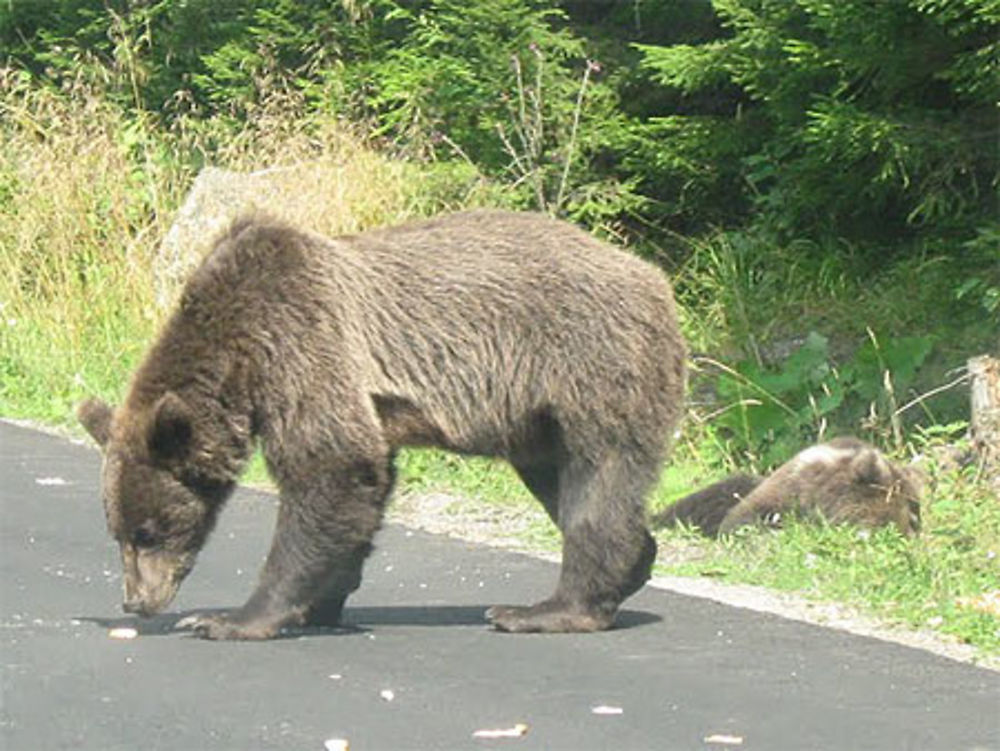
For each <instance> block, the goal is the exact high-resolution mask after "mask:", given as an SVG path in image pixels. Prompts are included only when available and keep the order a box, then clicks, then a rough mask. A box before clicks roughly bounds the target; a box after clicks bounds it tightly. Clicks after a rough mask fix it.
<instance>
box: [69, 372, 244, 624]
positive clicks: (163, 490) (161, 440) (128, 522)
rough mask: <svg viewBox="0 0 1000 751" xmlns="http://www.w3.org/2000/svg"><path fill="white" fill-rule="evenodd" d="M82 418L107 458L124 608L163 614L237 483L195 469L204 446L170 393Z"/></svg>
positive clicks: (98, 408) (88, 410)
mask: <svg viewBox="0 0 1000 751" xmlns="http://www.w3.org/2000/svg"><path fill="white" fill-rule="evenodd" d="M77 415H78V417H79V419H80V422H81V423H82V424H83V426H84V427H85V428H86V429H87V432H89V433H90V435H91V436H93V438H94V440H96V441H97V443H98V444H99V445H100V447H101V450H102V452H103V455H104V466H103V468H102V472H101V484H102V495H103V501H104V512H105V515H106V517H107V523H108V531H109V532H110V533H111V535H112V536H113V537H114V538H115V540H117V542H118V544H119V546H120V548H121V557H122V569H123V585H124V602H123V604H122V607H123V608H124V610H125V611H126V612H129V613H138V614H140V615H144V616H145V615H152V614H153V613H157V612H160V611H161V610H163V609H164V608H165V607H166V606H167V605H169V604H170V602H171V600H173V598H174V595H175V594H176V593H177V589H178V587H179V586H180V584H181V582H182V581H183V580H184V577H186V576H187V574H188V572H190V571H191V568H192V567H193V565H194V561H195V558H196V556H197V554H198V551H199V550H201V548H202V546H203V545H204V544H205V541H206V539H207V538H208V535H209V533H210V532H211V530H212V527H213V526H214V524H215V519H216V517H217V516H218V510H219V508H220V507H221V505H222V502H223V501H224V500H225V498H226V497H227V496H228V495H229V493H230V492H231V491H232V488H233V486H234V483H233V482H232V481H226V480H220V479H216V478H211V477H209V476H206V474H205V473H204V472H199V471H198V469H197V467H198V464H199V462H198V460H197V458H198V456H199V455H201V456H202V457H204V455H205V448H206V447H205V445H204V442H203V441H202V440H199V435H198V420H197V419H196V415H195V413H194V412H193V410H192V409H191V408H190V407H189V406H188V405H187V404H186V403H185V402H184V401H183V400H182V399H181V398H180V397H179V396H177V395H176V394H174V393H173V392H169V391H168V392H167V393H165V394H163V395H162V396H161V397H160V398H159V399H158V400H156V402H155V403H154V404H153V405H152V406H151V407H149V408H146V409H140V410H131V409H128V408H126V407H119V408H112V407H111V406H109V405H108V404H106V403H105V402H103V401H100V400H98V399H90V400H87V401H85V402H84V403H83V404H82V405H81V406H80V408H79V410H78V412H77Z"/></svg>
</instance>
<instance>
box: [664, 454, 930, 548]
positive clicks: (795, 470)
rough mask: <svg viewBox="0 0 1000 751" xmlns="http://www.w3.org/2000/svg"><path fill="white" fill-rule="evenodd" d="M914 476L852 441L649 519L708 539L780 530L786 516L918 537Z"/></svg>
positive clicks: (731, 480) (734, 479)
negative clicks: (753, 527) (751, 529)
mask: <svg viewBox="0 0 1000 751" xmlns="http://www.w3.org/2000/svg"><path fill="white" fill-rule="evenodd" d="M921 486H922V480H921V478H920V475H919V473H918V472H917V471H916V470H914V469H912V468H909V467H903V466H901V465H899V464H896V463H895V462H892V461H890V460H889V459H888V458H887V457H886V456H885V455H884V454H883V453H882V452H881V451H879V450H878V449H877V448H875V447H874V446H872V445H871V444H868V443H865V442H864V441H862V440H859V439H857V438H852V437H848V436H844V437H841V438H834V439H833V440H831V441H828V442H827V443H820V444H817V445H815V446H810V447H809V448H807V449H804V450H803V451H800V452H799V453H798V454H796V455H795V456H794V457H792V458H791V459H790V460H789V461H787V462H786V463H785V464H782V465H781V466H780V467H778V469H776V470H775V471H774V472H773V473H772V474H771V475H770V476H768V477H766V478H764V477H757V476H755V475H748V474H736V475H732V476H730V477H728V478H726V479H724V480H721V481H719V482H717V483H714V484H712V485H709V486H708V487H707V488H703V489H702V490H699V491H697V492H696V493H692V494H691V495H688V496H685V497H684V498H682V499H680V500H679V501H677V502H676V503H675V504H673V505H672V506H670V507H668V508H667V509H665V510H664V511H662V512H660V513H659V514H657V515H656V516H655V517H654V518H653V523H654V524H655V525H662V526H670V525H674V524H677V523H678V522H684V523H686V524H690V525H692V526H694V527H697V528H698V529H700V530H701V531H702V532H703V533H704V534H706V535H708V536H710V537H716V536H718V535H722V534H726V533H729V532H732V531H733V530H735V529H738V528H739V527H742V526H746V525H749V524H763V525H766V526H772V527H773V526H778V525H780V523H781V519H782V517H783V516H784V515H786V514H799V515H800V516H802V517H804V518H813V519H815V518H822V519H825V520H826V521H828V522H830V523H831V524H840V523H850V524H857V525H859V526H865V527H881V526H886V525H890V524H894V525H896V528H897V529H898V530H899V531H900V533H901V534H903V535H906V536H908V537H913V536H915V535H916V534H917V533H918V532H919V531H920V493H921Z"/></svg>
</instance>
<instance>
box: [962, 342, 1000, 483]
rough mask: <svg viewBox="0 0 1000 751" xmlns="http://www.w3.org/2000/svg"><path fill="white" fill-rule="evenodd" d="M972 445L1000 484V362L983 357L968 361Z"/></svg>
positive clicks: (993, 358) (992, 476) (991, 475)
mask: <svg viewBox="0 0 1000 751" xmlns="http://www.w3.org/2000/svg"><path fill="white" fill-rule="evenodd" d="M968 365H969V377H970V379H971V391H972V407H971V421H970V434H971V436H972V445H973V447H974V448H975V450H976V452H977V453H978V454H979V456H980V457H981V459H982V462H983V467H984V469H985V471H986V473H987V474H988V475H989V476H990V477H991V478H992V479H993V482H994V484H997V483H998V482H1000V360H998V359H997V358H995V357H990V356H988V355H983V356H980V357H973V358H972V359H970V360H969V363H968Z"/></svg>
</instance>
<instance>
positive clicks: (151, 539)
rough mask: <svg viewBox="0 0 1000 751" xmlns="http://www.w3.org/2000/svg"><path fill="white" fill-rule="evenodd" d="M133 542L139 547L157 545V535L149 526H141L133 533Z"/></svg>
mask: <svg viewBox="0 0 1000 751" xmlns="http://www.w3.org/2000/svg"><path fill="white" fill-rule="evenodd" d="M132 544H133V545H135V546H136V547H137V548H152V547H154V546H155V545H156V535H155V534H153V532H152V530H150V529H149V528H148V527H139V528H138V529H136V530H135V532H133V533H132Z"/></svg>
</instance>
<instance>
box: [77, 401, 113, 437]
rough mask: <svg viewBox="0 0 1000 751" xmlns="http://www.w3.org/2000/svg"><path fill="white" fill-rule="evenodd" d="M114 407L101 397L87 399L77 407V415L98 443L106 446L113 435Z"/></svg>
mask: <svg viewBox="0 0 1000 751" xmlns="http://www.w3.org/2000/svg"><path fill="white" fill-rule="evenodd" d="M113 415H114V409H113V408H112V407H111V406H110V405H109V404H108V403H107V402H104V401H102V400H100V399H87V400H85V401H84V402H82V403H81V404H80V406H79V407H77V408H76V417H77V419H78V420H79V421H80V424H81V425H83V427H84V428H86V429H87V432H88V433H90V435H91V437H93V439H94V440H95V441H97V445H98V446H100V447H101V448H104V447H105V446H106V445H107V443H108V438H109V437H110V435H111V418H112V416H113Z"/></svg>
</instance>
